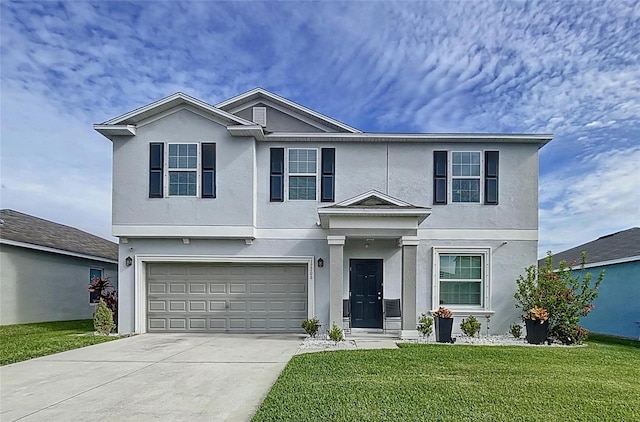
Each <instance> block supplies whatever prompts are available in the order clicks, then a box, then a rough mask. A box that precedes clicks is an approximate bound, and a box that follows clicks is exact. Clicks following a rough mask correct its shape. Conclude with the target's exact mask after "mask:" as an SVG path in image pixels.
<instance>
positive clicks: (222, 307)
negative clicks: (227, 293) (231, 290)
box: [209, 300, 227, 312]
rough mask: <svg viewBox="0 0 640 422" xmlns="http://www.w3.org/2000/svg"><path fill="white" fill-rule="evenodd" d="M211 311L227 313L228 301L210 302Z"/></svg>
mask: <svg viewBox="0 0 640 422" xmlns="http://www.w3.org/2000/svg"><path fill="white" fill-rule="evenodd" d="M209 311H210V312H226V311H227V301H226V300H210V301H209Z"/></svg>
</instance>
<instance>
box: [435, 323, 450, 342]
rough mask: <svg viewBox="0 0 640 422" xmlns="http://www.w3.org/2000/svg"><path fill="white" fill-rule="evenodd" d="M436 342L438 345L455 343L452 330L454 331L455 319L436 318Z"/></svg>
mask: <svg viewBox="0 0 640 422" xmlns="http://www.w3.org/2000/svg"><path fill="white" fill-rule="evenodd" d="M435 323H436V341H437V342H438V343H453V341H452V340H451V330H452V329H453V318H439V317H438V318H435Z"/></svg>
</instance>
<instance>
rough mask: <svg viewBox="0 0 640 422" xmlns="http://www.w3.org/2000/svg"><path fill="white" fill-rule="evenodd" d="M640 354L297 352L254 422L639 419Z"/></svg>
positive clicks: (415, 349)
mask: <svg viewBox="0 0 640 422" xmlns="http://www.w3.org/2000/svg"><path fill="white" fill-rule="evenodd" d="M638 362H640V350H639V349H638V348H637V347H628V346H623V345H616V344H605V343H597V342H592V343H590V344H589V345H588V346H587V347H577V348H559V347H513V346H512V347H506V346H505V347H499V346H484V347H482V346H462V345H457V346H449V345H418V344H405V345H402V347H401V348H400V349H397V350H356V351H336V352H320V353H310V354H303V355H298V356H295V357H294V358H293V359H292V360H291V361H290V362H289V364H288V365H287V367H286V368H285V369H284V371H283V372H282V374H281V375H280V378H279V379H278V381H277V382H276V383H275V385H274V386H273V388H272V389H271V392H270V393H269V394H268V395H267V397H266V398H265V400H264V402H263V403H262V405H261V406H260V408H259V409H258V411H257V412H256V414H255V415H254V417H253V421H254V422H257V421H276V420H278V421H280V420H290V421H596V420H597V421H600V420H602V421H605V420H613V421H631V420H640V384H639V383H638V382H639V381H638V380H640V365H638Z"/></svg>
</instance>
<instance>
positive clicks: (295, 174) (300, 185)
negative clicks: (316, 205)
mask: <svg viewBox="0 0 640 422" xmlns="http://www.w3.org/2000/svg"><path fill="white" fill-rule="evenodd" d="M288 153H289V161H288V163H289V166H288V178H289V199H291V200H298V199H299V200H311V201H315V200H316V195H317V181H318V150H316V149H298V148H295V149H294V148H290V149H289V150H288Z"/></svg>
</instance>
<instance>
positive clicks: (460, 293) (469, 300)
mask: <svg viewBox="0 0 640 422" xmlns="http://www.w3.org/2000/svg"><path fill="white" fill-rule="evenodd" d="M432 283H433V285H432V290H431V291H432V295H433V297H432V306H433V307H434V308H438V306H445V307H447V308H450V309H451V310H453V311H455V310H470V311H473V310H487V311H488V310H490V309H491V303H490V291H491V289H490V287H491V248H476V247H434V248H433V276H432Z"/></svg>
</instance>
